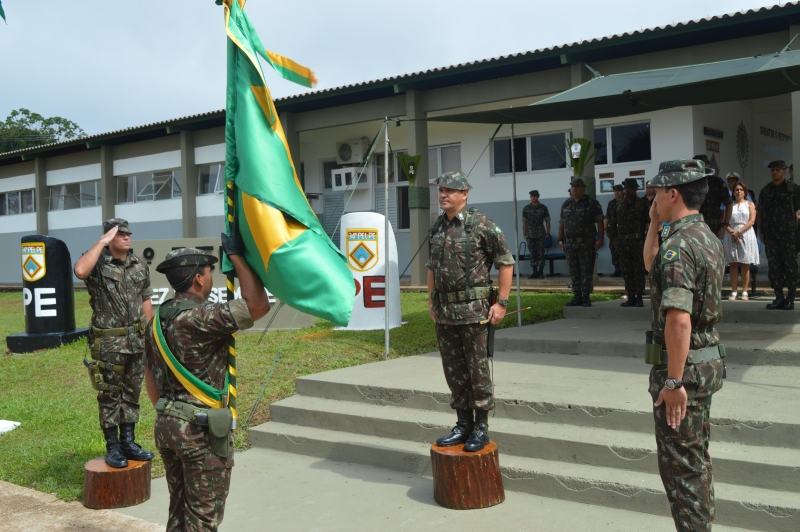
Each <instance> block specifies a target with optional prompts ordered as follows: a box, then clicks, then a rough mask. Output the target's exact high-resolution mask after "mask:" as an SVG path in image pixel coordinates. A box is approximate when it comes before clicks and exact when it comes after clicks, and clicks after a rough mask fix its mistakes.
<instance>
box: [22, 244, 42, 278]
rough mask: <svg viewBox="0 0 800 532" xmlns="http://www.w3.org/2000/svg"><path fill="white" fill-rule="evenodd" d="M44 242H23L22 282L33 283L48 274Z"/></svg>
mask: <svg viewBox="0 0 800 532" xmlns="http://www.w3.org/2000/svg"><path fill="white" fill-rule="evenodd" d="M44 251H45V249H44V242H23V244H22V280H23V281H27V282H29V283H32V282H34V281H38V280H39V279H41V278H42V277H44V274H45V273H47V264H46V263H45V259H44V257H45V254H44Z"/></svg>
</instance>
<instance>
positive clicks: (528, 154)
mask: <svg viewBox="0 0 800 532" xmlns="http://www.w3.org/2000/svg"><path fill="white" fill-rule="evenodd" d="M569 138H570V134H569V133H568V132H561V133H542V134H539V135H526V136H523V137H515V138H514V170H516V171H517V172H538V171H541V170H557V169H559V168H566V167H567V163H566V162H565V160H564V158H566V156H567V148H566V145H565V144H564V140H566V139H569ZM492 152H493V153H492V161H493V168H492V169H493V172H492V173H493V175H500V174H510V173H511V170H512V168H511V139H498V140H495V141H494V143H493V146H492Z"/></svg>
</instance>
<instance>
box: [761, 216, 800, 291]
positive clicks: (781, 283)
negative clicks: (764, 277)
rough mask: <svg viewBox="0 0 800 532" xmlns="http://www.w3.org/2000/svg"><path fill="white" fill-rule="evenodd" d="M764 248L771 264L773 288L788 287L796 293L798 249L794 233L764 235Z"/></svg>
mask: <svg viewBox="0 0 800 532" xmlns="http://www.w3.org/2000/svg"><path fill="white" fill-rule="evenodd" d="M764 248H765V249H766V252H767V263H768V266H769V271H768V274H769V275H768V277H769V284H770V286H772V288H776V289H783V288H784V287H785V288H788V289H789V294H790V295H791V296H793V295H794V291H795V289H796V288H797V250H796V249H795V241H794V233H791V232H783V233H767V234H765V235H764Z"/></svg>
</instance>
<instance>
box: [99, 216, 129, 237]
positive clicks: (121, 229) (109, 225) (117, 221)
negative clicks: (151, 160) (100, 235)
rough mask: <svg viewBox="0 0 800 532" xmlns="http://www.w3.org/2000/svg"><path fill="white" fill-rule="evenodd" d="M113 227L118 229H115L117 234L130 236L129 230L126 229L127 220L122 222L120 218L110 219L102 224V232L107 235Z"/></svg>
mask: <svg viewBox="0 0 800 532" xmlns="http://www.w3.org/2000/svg"><path fill="white" fill-rule="evenodd" d="M115 225H116V226H117V227H118V228H119V229H117V231H118V232H120V233H128V234H131V228H130V227H128V220H123V219H122V218H111V219H110V220H106V221H105V222H103V232H104V233H108V232H109V231H111V228H112V227H114V226H115Z"/></svg>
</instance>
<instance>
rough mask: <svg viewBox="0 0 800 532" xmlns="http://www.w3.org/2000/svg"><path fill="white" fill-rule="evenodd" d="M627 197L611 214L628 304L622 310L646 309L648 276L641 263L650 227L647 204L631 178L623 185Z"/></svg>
mask: <svg viewBox="0 0 800 532" xmlns="http://www.w3.org/2000/svg"><path fill="white" fill-rule="evenodd" d="M623 186H624V188H625V197H624V199H623V200H622V201H620V202H619V203H617V205H616V206H615V208H614V209H613V210H612V211H611V221H610V222H609V223H608V227H609V229H610V231H613V233H614V234H615V235H616V239H617V249H618V250H619V260H620V266H621V267H622V277H623V278H624V279H625V291H626V292H627V293H628V300H627V301H625V302H624V303H622V304H621V305H620V306H622V307H633V306H636V307H643V306H644V302H643V301H642V296H643V295H644V284H645V272H644V262H643V260H642V250H643V248H644V237H645V233H646V232H647V226H648V225H649V224H650V214H649V209H648V206H647V200H645V199H644V198H640V197H639V196H637V195H636V190H637V189H638V188H639V184H638V183H637V182H636V180H635V179H633V178H632V177H629V178H628V179H626V180H625V181H623Z"/></svg>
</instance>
